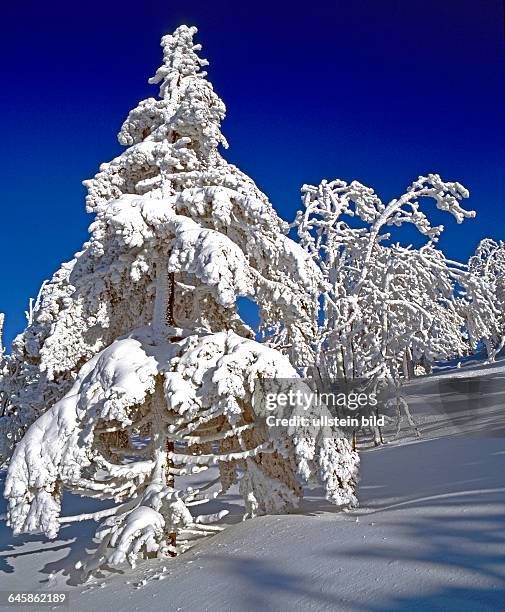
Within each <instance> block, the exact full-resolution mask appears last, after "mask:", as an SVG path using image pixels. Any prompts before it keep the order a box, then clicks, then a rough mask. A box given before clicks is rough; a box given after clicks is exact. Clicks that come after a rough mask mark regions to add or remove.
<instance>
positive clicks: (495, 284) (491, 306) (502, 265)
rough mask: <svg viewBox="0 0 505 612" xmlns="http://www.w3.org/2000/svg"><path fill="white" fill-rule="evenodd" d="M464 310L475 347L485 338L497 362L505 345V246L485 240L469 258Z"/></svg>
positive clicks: (464, 283) (465, 282) (488, 348)
mask: <svg viewBox="0 0 505 612" xmlns="http://www.w3.org/2000/svg"><path fill="white" fill-rule="evenodd" d="M461 284H462V286H463V288H464V291H465V298H464V299H463V301H462V304H463V312H464V315H465V318H466V322H467V327H468V330H469V334H470V337H471V339H472V343H473V346H474V348H475V346H476V345H477V343H478V342H479V341H480V340H481V341H482V342H483V343H484V345H485V347H486V351H487V356H488V361H490V362H493V361H494V360H495V358H496V355H497V353H498V352H499V351H500V350H501V349H502V348H503V346H504V344H505V245H504V244H503V242H502V241H501V240H500V242H496V241H495V240H492V239H491V238H485V239H484V240H481V242H480V243H479V245H478V246H477V249H476V250H475V253H474V255H472V257H470V259H469V260H468V274H467V275H466V276H465V277H464V278H463V279H462V281H461Z"/></svg>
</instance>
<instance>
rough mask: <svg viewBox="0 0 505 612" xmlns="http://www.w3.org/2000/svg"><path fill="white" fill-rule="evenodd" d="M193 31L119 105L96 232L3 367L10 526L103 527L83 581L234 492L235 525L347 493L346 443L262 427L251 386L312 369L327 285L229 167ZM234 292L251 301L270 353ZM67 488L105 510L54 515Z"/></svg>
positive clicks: (97, 194) (162, 541)
mask: <svg viewBox="0 0 505 612" xmlns="http://www.w3.org/2000/svg"><path fill="white" fill-rule="evenodd" d="M195 32H196V29H195V28H189V27H186V26H181V27H179V28H178V29H177V30H176V31H175V33H174V34H173V35H169V36H165V37H163V39H162V47H163V52H164V60H163V64H162V66H161V67H160V68H159V69H158V71H157V72H156V74H155V76H154V77H153V78H152V79H151V80H150V82H151V83H159V84H160V97H159V99H154V98H148V99H147V100H143V101H142V102H140V104H139V105H138V106H137V107H136V108H135V109H134V110H132V111H131V112H130V114H129V116H128V118H127V119H126V121H125V123H124V124H123V126H122V128H121V130H120V133H119V140H120V142H121V143H122V144H124V145H126V146H127V147H128V148H127V149H126V150H125V151H124V152H123V153H122V154H121V155H120V156H119V157H117V158H115V159H113V160H112V161H111V162H109V163H106V164H103V165H102V166H101V167H100V171H99V172H98V174H97V175H96V176H95V177H94V178H92V179H91V180H88V181H86V182H85V185H86V186H87V189H88V195H87V200H86V201H87V209H88V211H89V212H91V213H94V214H95V215H96V218H95V221H94V222H93V223H92V225H91V227H90V238H89V240H88V242H86V243H85V244H84V246H83V249H82V250H81V251H80V252H79V253H77V255H76V256H75V259H74V260H73V261H71V262H70V263H68V264H65V265H63V266H62V268H61V269H60V270H59V271H58V272H57V273H56V274H55V275H54V276H53V278H52V279H51V280H50V281H49V282H48V283H47V284H46V285H45V286H44V287H43V289H42V292H41V295H40V297H39V299H38V300H36V302H35V304H34V305H33V308H32V309H31V310H30V312H31V318H30V321H29V325H28V328H27V330H26V331H25V332H24V334H23V335H21V336H20V337H18V338H17V339H16V341H15V343H14V348H13V352H12V355H10V356H9V357H8V358H7V362H6V363H5V364H4V367H3V372H4V373H3V376H2V381H1V389H2V392H3V406H4V417H3V419H2V422H1V428H2V429H1V431H2V432H3V441H4V451H3V452H4V455H5V456H8V455H9V453H10V452H11V450H10V449H12V447H15V448H14V452H13V455H12V458H11V461H10V465H9V469H8V474H7V479H6V486H5V495H6V497H7V499H8V503H9V507H8V522H9V524H10V525H11V526H12V528H13V529H14V531H15V532H16V533H22V532H33V531H42V532H44V533H46V534H47V535H48V536H49V537H55V535H56V534H57V532H58V530H59V528H60V525H61V524H62V523H63V522H65V521H69V520H83V519H88V518H93V519H96V520H99V521H102V522H101V523H100V526H99V528H98V531H97V538H98V540H99V541H100V545H99V547H98V550H97V551H96V553H95V555H94V558H93V560H91V561H88V562H87V563H86V564H85V569H86V571H88V572H89V571H93V570H94V569H95V568H96V567H99V566H101V565H103V564H116V563H122V562H123V561H125V560H128V561H129V562H130V563H132V564H133V563H135V559H136V558H137V557H139V556H149V555H156V554H157V555H159V554H162V555H166V554H169V555H170V554H174V553H175V552H176V551H177V550H180V549H181V547H184V545H185V542H186V541H187V540H188V538H191V537H192V536H195V535H198V534H205V533H209V532H210V531H212V530H213V529H215V527H213V526H210V525H209V524H208V523H209V522H212V521H214V520H216V519H218V518H220V517H219V516H214V515H195V514H194V513H193V512H192V509H193V508H194V507H199V506H200V505H201V504H202V503H204V502H205V501H207V500H209V499H212V498H215V497H216V496H218V495H221V494H222V493H224V492H226V491H227V490H228V489H229V487H230V486H232V485H234V484H237V485H238V487H239V490H240V493H241V494H242V496H243V498H244V500H245V505H246V514H247V515H248V516H253V515H255V514H261V513H267V512H280V511H286V510H289V509H290V508H293V507H296V506H297V504H298V501H299V499H300V497H301V494H302V489H301V486H300V484H299V482H298V478H297V476H302V477H303V478H304V479H305V480H309V481H310V480H314V479H319V481H321V482H322V483H323V484H324V486H325V488H326V492H327V496H328V498H329V499H331V500H333V501H334V502H336V503H338V504H354V503H355V501H356V498H355V485H356V468H357V456H356V454H355V453H354V452H353V451H352V450H351V448H350V446H349V444H348V443H347V441H346V440H343V439H335V438H333V437H332V436H331V435H327V433H328V432H326V435H323V433H324V432H319V433H313V432H310V431H307V432H300V431H298V432H295V435H290V434H289V432H288V431H285V430H281V431H277V432H276V433H275V435H273V434H272V433H271V432H270V430H269V429H268V428H267V427H266V426H265V425H264V423H263V421H261V420H260V419H259V418H258V411H259V412H261V406H260V407H259V408H258V406H256V405H255V404H254V402H253V397H254V392H255V388H256V386H257V384H258V381H259V382H261V380H264V379H275V378H281V379H288V380H294V379H296V377H297V371H296V369H295V368H296V367H303V366H306V365H307V364H309V363H310V362H311V360H312V359H313V354H312V345H313V341H314V338H315V335H316V325H317V323H316V311H317V296H318V286H319V283H320V282H321V275H320V273H319V270H318V268H317V266H315V264H314V262H313V261H312V259H311V257H310V256H308V254H307V253H305V251H304V250H303V249H302V248H301V247H300V246H299V245H297V244H296V243H295V242H293V241H292V240H290V239H289V238H288V237H287V236H286V233H287V230H288V226H287V224H286V223H284V222H283V221H282V220H281V219H280V218H279V217H278V216H277V215H276V213H275V211H274V210H273V208H272V206H271V204H270V203H269V201H268V199H267V198H266V196H265V195H264V194H263V193H261V191H259V190H258V188H257V187H256V186H255V184H254V183H253V181H252V180H251V179H250V178H248V177H247V176H245V175H244V174H243V173H241V172H240V171H239V170H238V169H237V168H236V167H235V166H233V165H231V164H229V163H227V162H226V161H225V160H224V159H223V158H222V156H221V154H220V152H219V150H218V147H219V145H223V146H226V141H225V139H224V137H223V135H222V134H221V131H220V123H221V120H222V119H223V117H224V114H225V107H224V104H223V103H222V101H221V100H220V99H219V97H218V96H217V95H216V94H215V93H214V91H213V88H212V86H211V84H210V83H209V82H208V81H207V80H206V78H205V77H206V73H205V72H204V71H202V67H203V66H204V65H205V64H206V63H207V62H206V61H205V60H203V59H201V58H200V57H199V56H198V51H199V50H200V46H199V45H195V44H194V43H193V36H194V34H195ZM239 296H245V297H247V298H249V299H250V300H252V301H254V302H256V303H257V305H258V307H259V312H260V317H261V321H262V325H261V327H262V330H263V332H264V342H263V343H259V342H257V341H256V340H255V339H254V332H253V330H251V329H250V328H249V327H248V326H247V325H246V324H245V323H244V321H243V320H242V319H241V317H240V315H239V313H238V311H237V306H236V301H237V298H238V297H239ZM281 346H282V347H283V348H282V351H283V352H284V354H283V353H282V352H281V348H280V347H281ZM274 347H278V348H274ZM35 419H36V420H35ZM34 420H35V422H33V421H34ZM31 423H32V424H31ZM30 424H31V425H30ZM18 440H19V441H18ZM16 442H17V444H16ZM209 468H210V469H209ZM216 468H217V469H216ZM203 471H207V473H209V474H211V475H212V478H210V477H209V478H210V479H209V482H207V484H205V486H203V487H200V488H192V487H191V485H190V484H188V481H190V480H191V478H190V477H191V476H192V475H195V474H198V473H201V472H203ZM65 489H69V490H71V491H73V492H74V493H78V494H80V495H83V496H89V497H95V498H97V499H114V500H115V501H116V502H117V503H118V505H116V506H115V507H114V508H112V509H108V510H105V511H102V512H97V513H95V514H92V515H78V516H76V517H66V518H65V517H60V511H61V499H62V494H63V492H64V490H65Z"/></svg>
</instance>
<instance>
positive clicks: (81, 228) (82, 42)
mask: <svg viewBox="0 0 505 612" xmlns="http://www.w3.org/2000/svg"><path fill="white" fill-rule="evenodd" d="M3 17H4V19H3V22H4V24H6V25H7V27H6V28H5V29H4V32H3V35H2V38H1V40H0V45H1V47H2V50H1V51H2V53H1V57H2V60H1V61H2V64H3V65H2V74H3V95H2V96H1V99H0V116H1V117H2V132H3V133H2V145H3V146H2V147H1V149H0V176H1V179H2V195H1V197H2V208H1V211H2V217H1V228H2V234H1V235H2V240H1V242H0V266H1V280H2V284H1V289H0V311H3V312H5V313H6V315H7V323H6V329H5V336H6V340H7V341H10V340H11V339H12V338H13V336H14V335H15V334H16V333H18V332H19V331H21V330H22V328H23V325H24V314H23V312H24V310H25V309H26V306H27V303H28V299H29V297H30V296H35V295H36V293H37V291H38V287H39V286H40V284H41V282H42V281H43V280H44V279H45V278H48V277H50V276H51V274H52V273H53V272H54V271H55V270H56V269H57V268H58V266H59V264H60V263H61V262H62V261H65V260H68V259H70V258H71V257H72V255H73V253H74V252H75V251H77V250H78V249H79V248H80V245H81V244H82V242H83V241H84V240H85V239H86V235H87V226H88V225H89V223H90V222H91V220H92V218H91V217H90V216H89V215H87V214H86V213H85V211H84V188H83V187H82V186H81V181H82V180H83V179H85V178H88V177H90V176H92V175H93V174H94V173H95V172H96V170H97V168H98V166H99V164H100V163H101V162H103V161H108V160H109V159H111V158H112V157H113V156H115V155H117V154H118V153H119V152H120V151H121V147H120V146H119V144H118V143H117V140H116V133H117V131H118V128H119V126H120V125H121V123H122V121H123V120H124V118H125V117H126V115H127V113H128V110H129V109H130V108H132V107H133V106H135V104H136V103H137V102H138V100H139V99H142V98H144V97H147V96H149V95H155V94H156V89H154V88H153V87H151V86H149V85H148V84H147V78H148V77H150V76H152V74H153V73H154V71H155V69H156V68H157V66H158V65H159V64H160V60H161V50H160V48H159V38H160V37H161V35H162V34H164V33H167V32H170V31H172V30H173V29H174V28H175V27H176V26H177V25H179V24H181V23H188V24H190V25H196V26H198V28H199V30H200V32H199V35H198V41H199V42H201V43H202V44H203V47H204V49H203V56H204V57H206V58H208V59H209V61H210V63H211V65H210V68H209V78H210V79H211V81H212V82H213V84H214V86H215V89H216V91H217V92H218V93H219V95H220V96H221V97H222V98H223V100H224V101H225V103H226V105H227V108H228V116H227V119H226V120H225V122H224V125H223V132H224V133H225V135H226V137H227V138H228V141H229V143H230V149H229V150H228V152H227V153H226V157H227V159H228V160H230V161H232V162H233V163H235V164H237V165H238V166H239V167H240V168H241V169H242V170H243V171H245V172H247V173H248V174H249V175H250V176H251V177H252V178H253V179H254V180H255V181H256V182H257V184H258V185H259V186H260V187H261V188H262V189H263V190H264V191H265V192H266V193H267V194H268V195H269V196H270V199H271V201H272V202H273V204H274V206H275V207H276V208H277V210H278V211H279V213H280V214H281V215H282V216H283V217H284V218H285V219H288V220H291V219H292V218H293V217H294V215H295V211H296V209H297V207H299V205H300V200H299V187H300V185H301V184H303V183H305V182H309V183H316V182H319V180H320V179H322V178H337V177H338V178H343V179H345V180H352V179H358V180H360V181H362V182H364V183H365V184H368V185H370V186H373V187H374V188H375V190H376V191H377V192H378V193H379V195H380V196H381V197H382V198H383V199H384V200H387V199H390V198H392V197H394V196H395V195H399V194H400V193H401V192H402V191H403V190H404V188H405V187H406V186H407V185H408V184H409V183H410V182H411V181H412V180H413V179H415V178H416V177H417V176H418V175H419V174H424V173H427V172H432V171H436V172H439V173H440V174H441V175H442V176H443V177H445V178H446V179H447V180H459V181H460V182H462V183H463V184H464V185H466V186H467V187H468V188H469V189H470V191H471V199H470V200H469V202H468V206H469V207H471V208H473V209H475V210H476V211H477V218H476V219H475V220H469V221H466V222H465V223H464V225H462V226H457V225H456V224H455V223H454V222H452V220H451V219H447V218H446V215H443V216H442V217H440V215H435V219H436V220H437V222H438V221H439V220H441V219H442V220H443V221H445V222H446V223H445V225H446V232H445V234H444V236H443V238H442V240H441V243H440V244H441V246H442V247H443V248H444V250H446V252H447V253H448V254H449V255H450V256H451V257H453V258H460V259H463V258H465V259H466V258H467V257H468V255H469V254H470V253H471V252H472V251H473V249H474V248H475V246H476V244H477V243H478V241H479V240H480V238H482V237H484V236H492V237H494V238H498V239H499V238H505V220H504V215H503V207H504V206H505V152H504V143H505V119H504V116H505V44H504V37H503V7H502V3H501V2H500V0H482V1H480V2H476V1H475V0H443V2H440V0H438V1H433V0H408V1H406V0H396V1H394V0H368V1H360V0H353V1H352V2H351V1H345V2H344V1H334V2H329V1H320V2H312V3H299V4H297V3H295V2H290V3H288V2H286V1H285V2H277V3H275V2H272V1H270V2H254V3H252V2H247V1H244V2H240V3H239V2H238V1H235V2H223V1H221V0H215V1H212V2H210V1H207V2H203V1H201V2H200V1H198V2H192V1H191V0H185V1H184V2H179V3H172V2H167V1H164V2H161V1H160V2H157V1H154V0H151V1H147V2H143V3H139V2H135V3H133V2H128V1H126V0H123V1H122V2H119V1H116V0H111V1H109V2H96V1H95V0H88V1H87V2H86V3H84V2H81V3H79V2H68V1H67V2H66V3H65V4H63V3H62V4H59V3H58V2H51V3H36V2H34V1H32V0H30V1H28V2H24V3H20V2H17V3H8V6H6V7H5V8H4V10H3Z"/></svg>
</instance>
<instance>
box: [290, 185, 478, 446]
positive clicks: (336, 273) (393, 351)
mask: <svg viewBox="0 0 505 612" xmlns="http://www.w3.org/2000/svg"><path fill="white" fill-rule="evenodd" d="M302 193H303V196H302V200H303V202H304V205H305V210H303V211H300V212H299V214H298V216H297V219H296V221H295V225H296V227H297V229H298V235H299V237H300V241H301V244H302V245H303V247H304V248H305V250H306V251H307V252H308V253H309V254H310V255H311V256H312V258H313V259H314V261H315V262H316V263H317V265H318V267H319V268H320V269H321V272H322V274H323V277H324V280H325V283H326V288H325V290H324V291H323V292H322V296H321V298H322V321H321V325H320V331H319V342H318V349H317V359H316V365H317V367H318V368H319V370H320V371H321V372H322V375H323V376H325V377H327V378H330V379H335V378H338V379H341V380H354V379H370V380H371V381H373V382H374V384H379V383H381V384H388V385H392V386H397V384H398V381H399V379H400V378H401V376H402V375H407V376H408V375H409V371H410V372H411V371H412V365H413V360H418V361H422V360H423V359H427V360H429V361H431V360H434V359H437V358H447V357H450V356H454V355H457V354H461V352H462V351H464V350H465V349H466V348H467V345H466V341H465V337H464V332H463V323H464V320H463V318H462V316H461V314H460V313H459V312H458V310H457V308H456V298H455V294H454V291H455V284H454V274H455V272H454V270H453V268H454V266H455V265H456V264H454V263H453V262H449V261H447V260H446V258H445V257H444V256H443V253H442V252H441V251H440V250H438V249H436V248H435V246H434V243H435V242H436V241H437V240H438V238H439V235H440V233H441V232H442V230H443V227H442V226H432V225H431V224H430V222H429V219H428V217H427V216H426V215H425V214H424V212H423V211H422V210H421V207H420V203H421V200H422V199H423V198H432V199H434V200H435V202H436V205H437V207H438V208H439V209H441V210H446V211H448V212H450V213H451V214H452V215H453V216H454V217H455V219H456V221H457V222H458V223H461V222H462V221H463V219H464V218H466V217H473V216H474V214H475V213H473V212H468V211H466V210H464V209H463V208H462V207H461V206H460V204H459V202H460V200H461V199H463V198H466V197H468V192H467V190H466V189H465V188H464V187H463V186H462V185H460V184H459V183H447V182H444V181H442V179H441V178H440V177H439V176H438V175H436V174H430V175H429V176H427V177H419V179H418V180H417V181H415V182H414V183H413V184H412V185H411V186H410V187H409V188H408V190H407V191H406V193H405V194H404V195H402V196H401V197H400V198H398V199H394V200H392V201H391V202H390V203H389V204H387V205H385V204H383V203H382V201H381V200H380V199H379V197H378V196H377V195H376V194H375V193H374V191H373V190H372V189H370V188H368V187H365V186H364V185H362V184H360V183H358V182H357V181H353V182H352V183H350V184H348V183H346V182H344V181H340V180H335V181H331V182H328V181H322V183H321V184H320V185H319V186H311V185H305V186H304V187H303V188H302ZM351 219H353V221H351ZM406 223H409V224H412V225H413V226H414V227H415V228H416V229H417V230H418V231H419V233H420V234H421V235H422V236H425V237H426V241H427V242H426V244H425V245H424V246H422V247H421V248H420V249H414V248H412V247H410V246H409V247H403V246H401V245H400V244H399V243H393V244H391V243H390V238H391V235H390V233H388V232H386V231H385V230H386V229H387V228H388V227H395V226H396V227H399V226H402V225H403V224H406ZM376 433H377V432H376ZM377 441H378V439H377V437H376V442H377Z"/></svg>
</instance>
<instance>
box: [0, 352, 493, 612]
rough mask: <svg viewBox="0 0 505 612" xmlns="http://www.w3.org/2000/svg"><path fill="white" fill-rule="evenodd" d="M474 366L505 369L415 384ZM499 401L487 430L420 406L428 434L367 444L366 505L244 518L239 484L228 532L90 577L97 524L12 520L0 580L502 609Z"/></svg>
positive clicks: (264, 605)
mask: <svg viewBox="0 0 505 612" xmlns="http://www.w3.org/2000/svg"><path fill="white" fill-rule="evenodd" d="M490 370H491V371H490ZM463 373H465V374H466V375H469V376H472V375H475V374H476V373H479V374H481V375H484V376H486V375H489V374H492V375H494V376H498V377H500V376H501V377H504V378H505V366H504V365H503V362H501V363H497V364H495V365H494V366H493V367H492V368H479V367H476V368H473V369H467V368H463V369H461V370H458V371H457V372H447V373H444V374H439V375H437V376H434V377H426V378H424V379H420V380H418V381H416V383H415V391H414V392H415V393H425V392H428V393H429V392H430V388H431V386H432V385H433V384H435V381H436V380H439V379H440V378H441V377H447V378H451V377H454V376H462V375H463ZM491 404H492V405H490V406H489V408H487V412H486V413H485V415H486V418H485V424H484V425H483V427H482V429H481V431H480V432H479V433H478V435H476V434H472V432H470V431H465V430H464V428H463V429H462V428H461V427H460V426H458V427H454V426H452V425H453V424H454V420H452V421H447V423H444V421H443V419H442V420H440V416H439V417H437V418H438V419H439V420H438V423H436V422H435V421H434V420H433V419H431V417H429V416H424V418H423V416H422V415H421V417H420V418H419V419H418V423H420V431H421V437H420V438H419V439H416V438H414V437H412V436H411V437H409V436H408V435H407V436H403V438H401V439H400V441H398V442H395V443H392V444H388V445H385V446H383V447H380V448H378V449H373V450H367V451H364V452H362V453H361V462H362V468H361V475H362V480H361V484H360V489H359V499H360V507H359V508H358V509H355V510H352V511H349V512H345V513H343V512H338V511H337V510H335V508H334V507H332V506H331V505H330V504H329V503H328V502H326V501H325V500H324V495H323V493H322V491H318V490H315V491H312V492H310V493H309V494H308V495H307V497H306V500H305V501H304V506H303V508H302V511H301V512H299V513H297V514H291V515H284V516H276V515H274V516H266V517H260V518H256V519H252V520H248V521H245V522H241V521H240V515H241V513H242V511H243V508H241V507H239V502H238V499H239V497H238V495H236V493H233V492H232V493H231V494H230V495H229V497H228V498H227V500H226V501H225V502H219V507H216V510H217V511H219V510H222V509H223V508H224V507H225V506H227V507H226V509H228V510H230V518H229V520H228V522H229V526H228V527H227V528H226V529H225V530H224V531H223V532H221V533H219V534H217V535H215V536H212V537H209V538H207V539H205V540H201V541H200V542H199V543H198V544H197V545H195V546H194V547H193V548H192V549H191V550H190V551H188V552H186V553H185V554H182V555H180V556H179V557H177V558H175V559H170V558H169V559H166V560H153V561H144V562H142V563H139V565H138V566H137V567H136V568H135V569H129V568H126V567H125V570H124V572H114V573H106V572H104V573H103V574H101V575H100V576H99V577H97V578H93V579H91V580H90V581H88V582H86V583H84V584H82V583H80V582H79V580H80V577H79V572H78V570H76V569H75V568H74V564H75V561H76V560H77V559H78V558H79V557H81V556H82V550H80V549H79V546H81V545H82V544H81V543H82V542H86V541H88V542H89V538H88V537H82V536H83V533H82V532H83V531H86V530H88V531H89V532H90V533H91V531H92V529H93V527H94V525H93V524H91V523H77V524H70V525H67V526H66V527H64V528H63V529H62V530H61V532H60V534H59V538H58V539H57V540H52V541H49V540H47V539H45V538H44V537H43V536H39V535H33V536H24V537H14V536H12V534H11V532H10V530H8V528H7V527H5V524H2V526H1V527H0V533H1V542H2V544H1V547H0V572H1V574H0V575H1V587H0V588H1V590H14V591H16V590H17V591H26V590H35V591H45V590H51V591H66V592H67V594H68V597H69V599H70V605H71V608H72V609H74V610H83V611H88V610H89V611H91V610H97V609H109V608H110V609H120V610H122V611H125V612H128V611H130V610H131V611H133V610H145V611H150V610H158V609H163V610H170V611H172V610H174V611H188V612H189V611H191V612H199V611H204V610H210V611H214V610H216V611H217V610H219V611H228V610H229V611H239V610H240V611H249V610H251V611H253V610H255V611H256V610H262V611H263V610H265V611H269V610H272V611H274V610H275V611H279V610H281V611H284V610H286V611H287V610H337V611H346V612H347V611H356V612H362V611H363V612H364V611H370V612H386V611H393V610H395V611H396V610H398V611H400V610H401V611H405V612H407V611H411V610H416V611H418V610H430V611H432V610H436V611H444V612H446V611H453V610H454V611H456V610H457V611H458V612H461V611H468V612H470V611H472V612H474V611H476V610H478V611H490V612H503V610H504V609H505V547H504V544H505V535H504V534H505V483H504V473H505V437H503V417H502V416H501V412H502V410H503V407H502V398H501V396H500V395H498V396H497V398H496V401H495V402H494V403H493V402H491ZM451 423H452V425H451ZM434 425H437V426H436V427H434ZM500 427H501V429H502V431H501V432H500ZM500 434H501V436H502V437H499V436H500ZM76 502H77V503H78V504H79V511H81V512H82V511H85V510H86V509H85V508H83V505H86V504H87V505H89V507H90V509H91V510H92V509H95V506H94V505H93V504H96V502H92V501H90V500H82V499H80V498H75V499H74V500H72V501H71V502H68V501H67V504H68V505H69V507H67V509H66V510H67V513H68V512H71V511H72V507H73V506H74V510H75V509H76V508H75V506H76ZM64 503H65V502H64ZM90 533H89V534H90ZM89 534H88V535H89ZM18 609H25V608H23V607H18ZM29 609H30V610H33V609H34V608H33V607H32V608H28V607H26V610H29Z"/></svg>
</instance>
